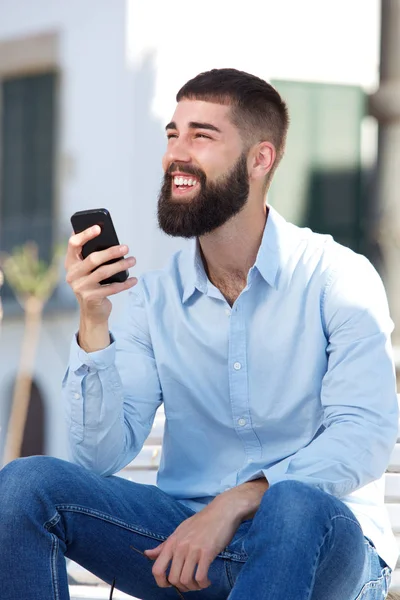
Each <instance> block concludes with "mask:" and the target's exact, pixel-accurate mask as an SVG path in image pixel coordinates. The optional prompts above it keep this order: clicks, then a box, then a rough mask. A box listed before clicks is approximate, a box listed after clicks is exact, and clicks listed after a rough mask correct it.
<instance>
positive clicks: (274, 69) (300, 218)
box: [0, 0, 379, 457]
mask: <svg viewBox="0 0 400 600" xmlns="http://www.w3.org/2000/svg"><path fill="white" fill-rule="evenodd" d="M201 14H202V15H203V16H200V17H199V8H198V6H196V5H195V4H193V5H191V4H188V5H186V6H185V9H184V11H181V10H179V11H178V10H177V8H176V7H175V6H174V5H172V4H171V3H167V2H162V1H161V0H155V1H154V2H151V3H143V2H139V1H138V0H113V1H112V2H111V1H110V0H96V2H92V1H90V0H83V1H82V0H69V1H68V2H60V1H59V2H54V1H53V0H36V1H35V2H34V3H31V2H27V1H26V0H25V1H24V0H1V2H0V108H1V110H0V113H1V124H0V148H1V152H0V155H1V160H0V165H1V166H0V169H1V173H0V249H1V250H3V251H4V250H6V251H9V250H11V248H12V247H15V246H16V245H18V244H20V243H23V242H24V241H25V240H27V239H35V240H36V241H37V242H38V244H39V248H40V252H41V254H42V256H43V257H49V256H50V254H51V249H52V247H53V245H54V244H55V243H59V242H63V243H66V241H67V239H68V236H69V235H70V233H71V227H70V222H69V219H70V216H71V214H72V213H74V212H75V211H77V210H82V209H85V208H96V207H106V208H108V209H109V210H110V212H111V214H112V217H113V220H114V224H115V227H116V230H117V233H118V235H119V238H120V241H121V242H123V243H127V244H128V245H129V247H130V249H131V252H132V253H133V254H134V255H135V256H136V258H137V267H136V268H135V274H136V275H139V276H140V274H141V273H143V272H145V271H147V270H149V269H153V268H158V267H160V266H162V265H163V264H165V261H166V259H167V257H168V255H170V254H171V253H172V252H174V251H175V250H177V249H179V248H181V247H183V245H184V243H185V242H184V241H182V240H178V239H169V238H167V237H166V236H164V235H163V234H161V233H160V232H159V231H158V229H157V223H156V203H157V194H158V190H159V187H160V182H161V178H162V169H161V157H162V153H163V150H164V147H165V132H164V127H165V124H166V123H167V122H168V121H169V120H170V117H171V115H172V112H173V110H174V106H175V95H176V92H177V91H178V89H179V88H180V86H181V85H182V84H183V83H185V82H186V81H187V80H188V79H190V78H191V77H193V76H194V75H196V74H197V73H199V72H201V71H204V70H208V69H210V68H214V67H226V66H228V67H235V68H238V69H242V70H246V71H249V72H252V73H254V74H256V75H259V76H260V77H263V78H264V79H267V80H270V81H273V82H275V84H276V86H277V87H278V89H280V90H281V91H282V94H283V96H284V97H287V98H288V102H289V106H290V108H291V111H292V128H293V136H292V139H291V140H290V147H289V146H288V153H287V160H286V159H284V162H283V163H282V166H281V167H280V170H282V173H283V174H282V175H279V172H278V174H277V179H276V182H275V184H274V186H275V187H274V186H273V187H272V189H271V194H270V201H271V202H272V203H273V204H274V205H275V206H276V208H277V209H278V210H280V211H281V212H282V213H283V214H284V216H286V217H288V218H289V219H292V220H294V221H295V222H298V223H300V224H310V223H311V224H312V225H313V226H314V227H315V228H316V229H320V230H323V231H325V230H326V231H328V230H329V228H330V227H333V224H334V226H335V227H336V229H333V230H332V233H333V234H334V235H335V236H336V237H337V238H338V241H343V243H348V244H349V245H353V246H354V247H355V249H358V250H360V251H364V249H365V248H367V247H368V240H369V230H368V227H367V230H368V231H367V230H366V229H365V227H364V225H365V220H366V217H365V214H366V206H365V204H363V202H364V200H363V198H365V196H363V194H362V189H364V188H362V185H365V186H367V187H368V175H367V179H365V178H364V180H363V179H362V177H363V175H362V174H363V173H367V174H368V173H370V171H371V169H372V168H373V165H374V163H375V158H376V156H375V155H376V148H377V141H376V140H377V135H376V123H375V121H374V120H373V119H372V118H370V117H368V116H366V110H365V106H364V100H363V99H364V98H365V97H366V95H367V94H369V93H370V92H372V91H373V90H374V89H375V88H376V86H377V84H378V78H379V77H378V68H379V2H378V1H377V0H371V1H369V2H368V3H365V1H363V0H354V1H353V2H352V3H348V2H347V1H346V0H337V1H336V2H335V3H329V4H328V3H320V2H318V0H303V2H301V3H298V2H295V0H288V1H286V2H279V3H278V2H274V1H273V0H264V1H261V0H260V1H257V2H254V3H253V4H252V5H251V8H249V10H248V11H247V12H244V11H242V10H241V11H239V10H237V11H236V10H235V9H234V8H232V3H229V2H227V1H226V0H223V1H221V2H219V3H216V2H211V0H204V2H203V3H202V5H201ZM344 15H345V18H343V16H344ZM205 17H206V18H205ZM317 114H318V115H319V116H318V118H317V117H316V115H317ZM313 132H314V133H313ZM285 161H286V163H285ZM283 169H286V171H284V170H283ZM288 172H289V173H291V174H292V175H291V178H289V179H288V177H287V176H286V175H285V173H288ZM360 178H361V179H360ZM285 180H286V182H288V181H289V182H290V185H284V184H283V182H284V181H285ZM363 181H364V184H363V183H362V182H363ZM334 185H336V186H337V187H336V188H334V189H337V190H338V193H337V194H334V195H333V196H332V193H328V192H326V190H328V191H329V190H332V189H333V188H332V186H334ZM360 186H361V187H360ZM310 189H311V192H310ZM360 190H361V191H360ZM322 196H323V197H324V199H325V200H324V202H323V203H322V204H321V203H319V198H321V197H322ZM346 197H349V198H351V199H352V200H351V202H352V203H351V206H350V209H349V211H350V212H349V214H347V216H346V219H345V222H344V221H343V219H344V217H343V214H344V210H345V207H348V203H346V202H343V198H346ZM315 199H316V200H317V203H316V205H315V206H314V208H313V202H314V200H315ZM340 199H341V201H342V202H341V204H340V202H339V200H340ZM336 201H338V204H336ZM307 203H308V204H307ZM321 206H323V207H325V208H324V210H323V211H322V210H321V209H320V208H321ZM318 207H319V209H318ZM325 209H326V210H325ZM318 210H319V212H318ZM310 211H311V212H310ZM326 211H327V212H326ZM313 219H314V220H313ZM328 232H331V231H328ZM2 292H3V293H2V296H3V305H4V313H5V315H4V321H3V324H2V328H1V334H0V398H1V404H0V426H1V427H2V429H1V431H0V450H1V449H2V446H3V445H4V437H5V428H6V423H7V418H8V414H9V407H10V401H11V395H12V388H13V383H14V379H15V375H16V370H17V366H18V359H19V352H20V347H21V340H22V334H23V315H22V314H21V311H20V310H19V308H18V306H17V304H16V302H15V299H14V297H13V295H12V292H11V291H10V290H8V289H7V288H6V287H5V288H3V290H2ZM123 296H124V295H121V297H118V298H115V299H113V304H114V309H113V314H112V322H113V321H114V319H115V320H116V319H118V317H119V316H120V315H121V313H122V310H123V305H124V302H125V298H124V297H123ZM78 319H79V313H78V309H77V304H76V302H75V300H74V297H73V295H72V293H71V291H70V289H69V288H68V286H67V284H66V283H65V282H64V272H63V265H62V264H60V285H59V286H58V288H57V290H56V292H55V293H54V295H53V297H52V298H51V301H50V302H49V303H48V306H47V309H46V312H45V315H44V320H43V326H42V330H41V339H40V345H39V352H38V356H37V361H36V367H35V373H34V382H35V387H34V393H33V396H34V397H35V406H37V407H42V409H40V410H39V408H37V409H36V413H35V414H36V415H39V416H37V419H40V423H41V424H39V423H38V422H36V424H35V423H34V422H33V421H32V424H31V427H33V428H34V429H35V428H37V427H39V425H40V427H43V440H42V442H43V443H42V447H43V451H44V452H45V453H48V454H51V455H55V456H60V457H65V456H66V431H65V425H64V421H63V407H62V399H61V393H60V387H61V380H62V377H63V374H64V372H65V369H66V366H67V363H68V352H69V345H70V340H71V337H72V334H73V332H74V331H75V330H76V328H77V325H78ZM31 413H32V415H33V416H31V417H30V418H31V419H34V411H33V410H32V411H31ZM38 447H39V446H38Z"/></svg>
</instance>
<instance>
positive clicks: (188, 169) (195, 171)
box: [166, 162, 206, 183]
mask: <svg viewBox="0 0 400 600" xmlns="http://www.w3.org/2000/svg"><path fill="white" fill-rule="evenodd" d="M174 171H180V172H181V173H186V174H187V175H194V176H195V177H197V178H198V179H199V180H200V183H204V182H205V180H206V174H205V173H204V171H202V170H201V169H199V168H198V167H194V166H193V165H186V164H180V163H177V162H173V163H171V164H170V166H169V167H168V169H167V171H166V175H169V176H170V177H171V175H172V173H173V172H174Z"/></svg>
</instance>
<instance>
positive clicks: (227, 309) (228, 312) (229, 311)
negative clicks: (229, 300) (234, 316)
mask: <svg viewBox="0 0 400 600" xmlns="http://www.w3.org/2000/svg"><path fill="white" fill-rule="evenodd" d="M225 314H226V315H228V317H229V316H230V314H231V309H230V308H226V309H225Z"/></svg>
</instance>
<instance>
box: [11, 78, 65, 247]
mask: <svg viewBox="0 0 400 600" xmlns="http://www.w3.org/2000/svg"><path fill="white" fill-rule="evenodd" d="M55 85H56V76H55V74H54V73H45V74H41V75H34V76H28V77H18V78H10V79H5V80H3V82H2V126H1V133H2V135H1V150H2V151H1V157H2V160H1V196H0V219H1V220H0V232H1V238H0V244H1V248H2V250H11V249H12V248H13V247H14V246H17V245H20V244H21V243H23V242H25V241H27V240H31V239H33V240H35V241H37V242H38V244H39V247H40V250H41V254H42V256H43V257H45V258H49V257H50V252H51V245H52V221H53V216H54V198H53V194H54V118H55V114H54V113H55V106H54V105H55Z"/></svg>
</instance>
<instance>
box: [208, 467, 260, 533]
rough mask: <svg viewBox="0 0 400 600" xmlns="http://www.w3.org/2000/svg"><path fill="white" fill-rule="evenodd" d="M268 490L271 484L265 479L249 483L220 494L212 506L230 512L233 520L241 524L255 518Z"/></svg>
mask: <svg viewBox="0 0 400 600" xmlns="http://www.w3.org/2000/svg"><path fill="white" fill-rule="evenodd" d="M268 488H269V483H268V481H267V480H266V479H265V478H264V477H263V478H261V479H254V480H253V481H247V482H246V483H242V484H240V485H238V486H236V487H234V488H232V489H230V490H227V491H226V492H223V493H222V494H219V495H218V496H217V497H216V498H215V499H214V500H213V501H212V502H211V505H213V504H214V505H215V506H217V505H218V506H219V507H222V508H223V509H224V510H227V511H229V512H230V513H231V515H232V518H234V519H238V520H239V521H240V522H242V521H246V520H247V519H252V518H253V517H254V515H255V514H256V512H257V510H258V508H259V506H260V503H261V500H262V498H263V496H264V494H265V492H266V491H267V490H268Z"/></svg>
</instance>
